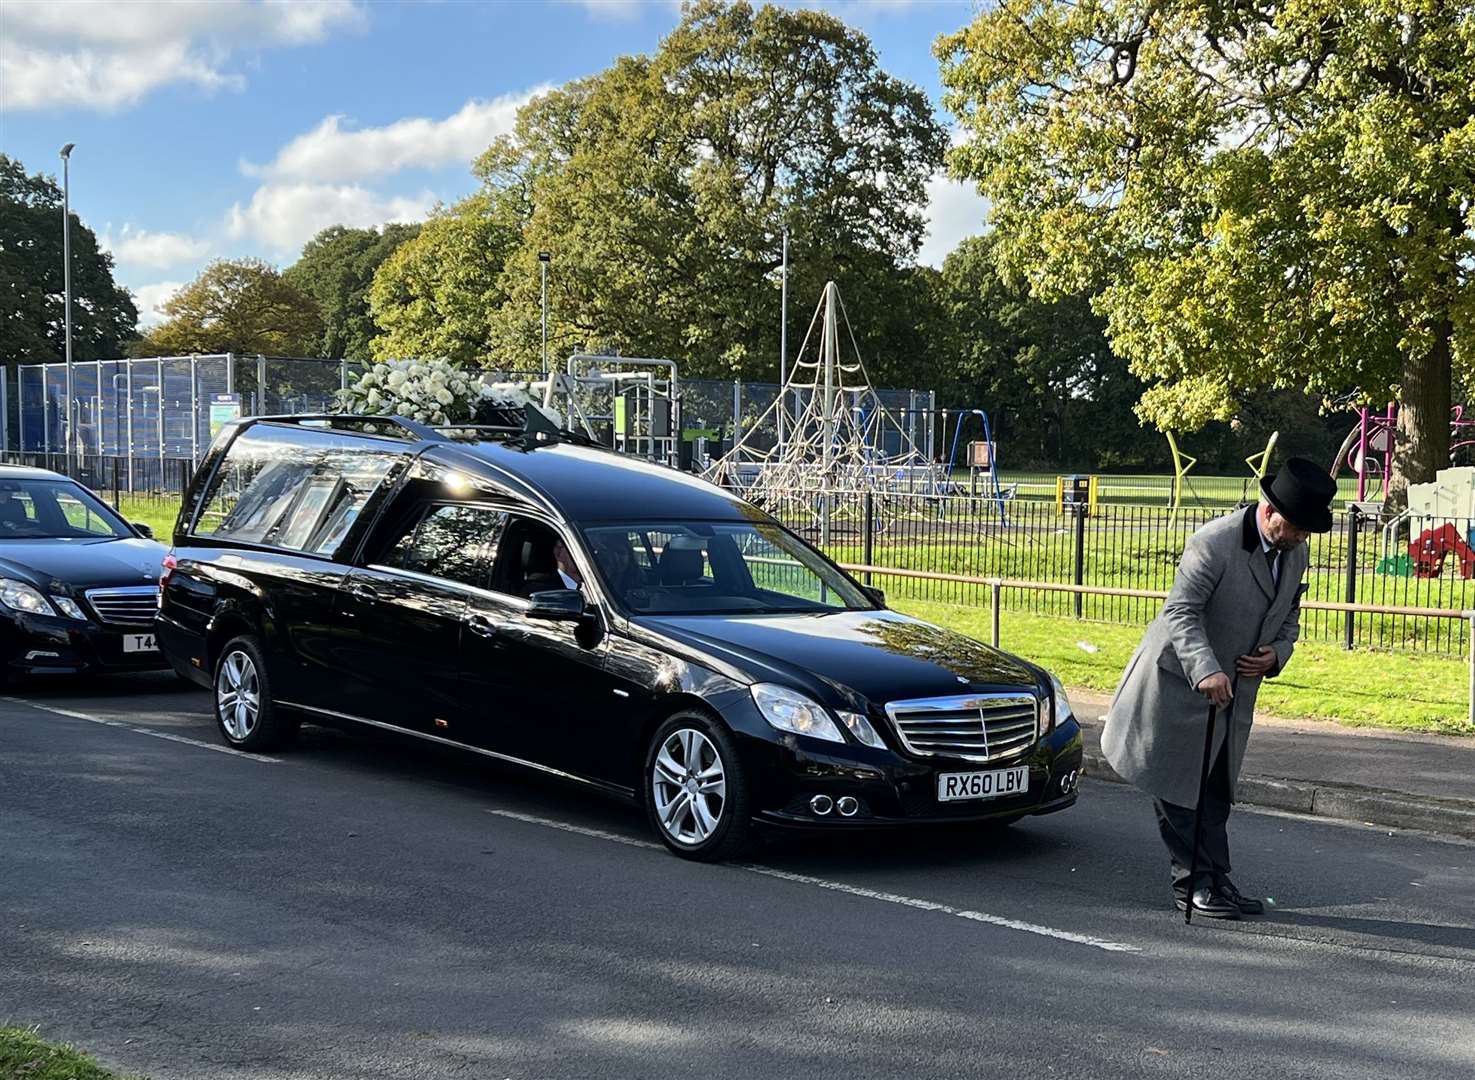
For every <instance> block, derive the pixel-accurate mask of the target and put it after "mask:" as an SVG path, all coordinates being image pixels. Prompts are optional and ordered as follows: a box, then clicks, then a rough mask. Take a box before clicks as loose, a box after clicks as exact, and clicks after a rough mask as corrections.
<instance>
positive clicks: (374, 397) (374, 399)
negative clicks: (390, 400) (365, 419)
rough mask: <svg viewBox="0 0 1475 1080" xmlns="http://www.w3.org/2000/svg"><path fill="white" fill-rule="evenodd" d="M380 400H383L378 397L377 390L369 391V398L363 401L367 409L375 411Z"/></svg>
mask: <svg viewBox="0 0 1475 1080" xmlns="http://www.w3.org/2000/svg"><path fill="white" fill-rule="evenodd" d="M382 400H383V398H381V397H380V396H379V391H378V390H370V391H369V396H368V397H366V398H365V399H364V402H365V403H366V404H367V405H368V406H369V408H371V409H377V408H378V407H379V402H380V401H382Z"/></svg>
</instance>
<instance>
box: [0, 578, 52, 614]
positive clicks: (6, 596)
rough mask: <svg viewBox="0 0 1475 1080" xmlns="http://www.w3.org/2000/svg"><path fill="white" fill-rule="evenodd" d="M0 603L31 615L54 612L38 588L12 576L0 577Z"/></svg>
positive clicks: (12, 609)
mask: <svg viewBox="0 0 1475 1080" xmlns="http://www.w3.org/2000/svg"><path fill="white" fill-rule="evenodd" d="M0 604H4V605H5V606H6V607H8V608H10V610H11V611H25V612H29V613H30V614H32V615H55V614H56V612H55V611H54V610H52V607H51V605H50V604H48V603H47V602H46V597H44V596H42V595H41V593H40V591H39V590H37V589H35V588H33V587H32V586H30V585H27V584H26V583H25V582H24V581H16V580H15V579H14V578H0Z"/></svg>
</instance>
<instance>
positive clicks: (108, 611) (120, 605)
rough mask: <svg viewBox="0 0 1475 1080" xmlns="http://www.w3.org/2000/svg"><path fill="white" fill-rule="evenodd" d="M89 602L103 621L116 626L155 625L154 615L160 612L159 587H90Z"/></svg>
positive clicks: (88, 591) (88, 592)
mask: <svg viewBox="0 0 1475 1080" xmlns="http://www.w3.org/2000/svg"><path fill="white" fill-rule="evenodd" d="M87 602H88V603H89V604H91V605H92V610H93V611H94V612H95V613H96V614H97V617H98V619H99V620H100V621H102V622H105V623H112V624H113V625H116V626H153V625H154V616H155V615H157V614H158V613H159V587H158V586H157V585H130V586H128V587H126V588H122V589H88V590H87Z"/></svg>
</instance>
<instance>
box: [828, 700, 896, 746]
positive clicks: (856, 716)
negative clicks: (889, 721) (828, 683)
mask: <svg viewBox="0 0 1475 1080" xmlns="http://www.w3.org/2000/svg"><path fill="white" fill-rule="evenodd" d="M835 715H836V716H838V717H839V718H840V723H842V724H844V725H845V726H846V727H847V728H849V729H850V734H852V735H854V736H855V741H856V742H858V743H860V744H861V745H862V746H874V747H875V748H876V749H878V750H884V749H886V744H885V743H883V742H882V741H881V736H880V735H878V734H877V733H876V729H875V728H874V727H872V726H871V722H870V721H869V720H867V719H866V718H865V717H864V716H863V715H861V714H860V713H858V712H844V711H843V710H836V712H835Z"/></svg>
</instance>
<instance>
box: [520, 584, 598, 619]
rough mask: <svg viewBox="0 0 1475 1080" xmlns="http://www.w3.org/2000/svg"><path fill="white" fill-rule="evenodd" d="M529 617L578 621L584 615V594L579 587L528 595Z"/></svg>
mask: <svg viewBox="0 0 1475 1080" xmlns="http://www.w3.org/2000/svg"><path fill="white" fill-rule="evenodd" d="M528 601H529V604H530V606H529V608H528V618H530V619H553V620H555V621H557V622H578V621H579V620H580V619H582V618H583V617H584V594H583V593H581V592H580V591H579V590H578V589H548V590H546V591H544V592H535V593H533V594H532V595H531V596H529V597H528Z"/></svg>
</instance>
